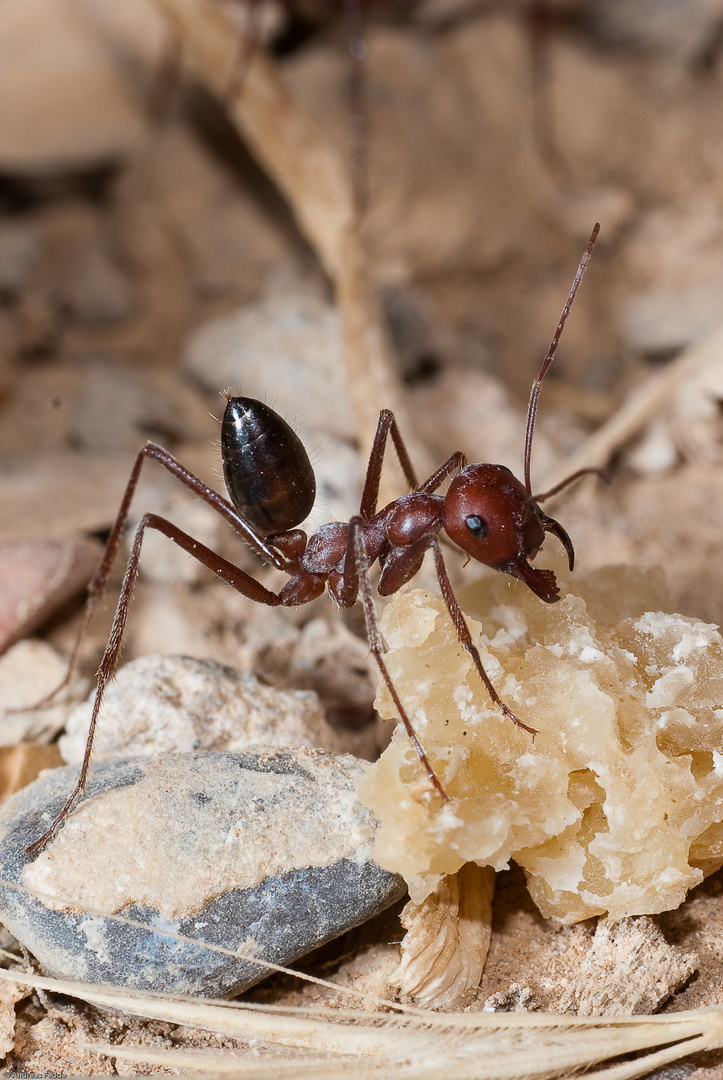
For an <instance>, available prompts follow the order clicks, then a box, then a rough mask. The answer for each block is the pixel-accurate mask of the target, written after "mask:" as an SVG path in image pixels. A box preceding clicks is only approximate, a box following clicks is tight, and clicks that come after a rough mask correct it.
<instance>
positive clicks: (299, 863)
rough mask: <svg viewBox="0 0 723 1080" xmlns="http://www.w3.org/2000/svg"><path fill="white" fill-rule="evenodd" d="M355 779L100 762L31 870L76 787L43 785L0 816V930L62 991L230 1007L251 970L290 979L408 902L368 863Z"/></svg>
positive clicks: (216, 759) (297, 760) (320, 755)
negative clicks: (57, 980)
mask: <svg viewBox="0 0 723 1080" xmlns="http://www.w3.org/2000/svg"><path fill="white" fill-rule="evenodd" d="M365 769H366V766H365V764H364V763H363V762H360V761H357V760H356V759H355V758H352V757H345V756H334V755H332V754H328V753H324V752H323V751H319V750H308V749H298V750H278V749H274V748H266V747H254V748H252V749H250V750H248V751H247V752H245V753H239V754H224V753H215V752H210V753H205V752H203V751H199V752H196V753H191V754H166V755H161V756H158V757H155V758H150V759H143V758H135V759H132V760H124V761H114V762H105V763H100V764H98V765H94V766H92V768H91V773H90V778H89V782H88V785H87V795H86V798H85V800H84V801H83V802H82V803H81V805H80V806H79V807H78V808H77V809H76V810H75V811H74V812H73V813H72V814H71V816H70V817H69V819H68V820H67V822H66V823H65V825H64V827H63V828H62V829H61V831H60V832H59V834H58V836H57V837H56V839H55V840H54V841H53V842H52V843H50V844H49V845H48V846H47V848H46V849H45V850H44V851H43V852H41V854H40V855H39V856H38V857H37V858H36V859H35V860H34V861H31V860H30V859H29V858H28V856H27V854H26V851H25V849H26V847H27V846H28V845H29V844H31V843H32V842H33V841H34V840H37V838H38V836H39V835H40V834H41V833H42V831H43V829H45V828H47V827H48V825H49V824H50V822H51V820H52V819H53V818H54V816H55V815H56V814H57V813H58V811H59V810H60V808H61V806H62V804H63V801H64V800H65V799H66V798H67V797H68V795H69V794H70V791H71V790H72V787H73V785H74V784H75V782H76V779H77V775H78V773H77V769H75V768H70V767H68V768H63V769H57V770H55V771H53V772H51V773H46V774H45V775H44V776H42V777H41V778H40V779H39V780H37V781H36V782H35V783H34V784H32V785H31V786H30V787H28V788H25V789H24V790H23V791H21V792H19V793H18V794H17V795H15V796H13V798H12V799H10V800H9V801H8V802H7V803H6V805H5V806H4V807H3V809H2V812H0V879H2V881H3V882H4V883H6V884H3V885H2V886H0V920H1V921H2V923H3V924H4V925H5V926H6V927H7V928H8V929H9V930H11V932H12V933H13V934H15V936H16V937H17V938H18V940H19V941H20V942H21V943H22V944H23V945H24V946H25V947H26V948H28V949H29V950H30V951H31V952H32V953H33V954H34V955H35V956H36V957H37V959H38V960H39V962H40V964H41V965H42V967H43V970H45V971H47V972H48V973H50V974H53V975H55V976H58V977H61V978H70V979H78V980H82V981H88V982H101V983H110V984H113V985H127V986H131V987H134V988H137V989H143V990H155V991H163V992H166V993H173V994H179V993H182V994H196V995H204V996H211V997H230V996H233V995H234V994H237V993H240V992H241V991H242V990H244V989H245V988H247V987H249V986H252V985H253V984H254V983H256V982H259V981H260V980H261V979H263V978H265V976H266V975H268V974H269V970H268V968H266V967H264V966H262V965H260V964H258V963H254V961H253V960H252V959H249V957H254V958H255V959H262V960H265V961H271V962H273V963H276V964H279V965H283V966H286V965H288V964H290V963H291V962H292V961H293V960H295V959H297V958H298V957H300V956H303V955H304V954H305V953H307V952H309V951H310V950H312V949H314V948H316V947H317V946H319V945H322V944H324V943H325V942H327V941H330V940H331V939H332V938H334V937H336V936H337V935H339V934H341V933H343V932H344V931H346V930H348V929H350V928H352V927H354V926H358V925H360V924H361V923H363V922H365V921H366V920H367V919H369V918H371V917H372V916H373V915H375V914H377V913H378V912H379V911H382V910H384V909H385V908H386V907H388V906H389V905H390V904H392V903H393V902H394V901H395V900H397V899H399V898H400V897H401V896H402V895H403V894H404V890H405V886H404V883H403V882H402V880H401V879H400V878H399V877H397V876H396V875H394V874H390V873H387V872H385V871H383V870H381V869H380V868H379V867H378V866H377V865H376V863H374V862H373V861H372V857H371V851H372V844H373V840H374V834H375V830H376V827H377V826H376V821H375V819H374V818H373V817H372V815H371V814H370V813H369V811H367V810H366V809H365V808H364V807H362V806H361V804H360V803H359V800H358V798H357V795H356V790H355V783H356V781H357V780H358V779H359V778H360V777H361V775H362V774H363V772H364V771H365ZM41 895H42V900H41V899H39V897H40V896H41ZM233 951H239V952H240V953H242V954H243V956H242V957H235V956H232V955H230V953H231V952H233Z"/></svg>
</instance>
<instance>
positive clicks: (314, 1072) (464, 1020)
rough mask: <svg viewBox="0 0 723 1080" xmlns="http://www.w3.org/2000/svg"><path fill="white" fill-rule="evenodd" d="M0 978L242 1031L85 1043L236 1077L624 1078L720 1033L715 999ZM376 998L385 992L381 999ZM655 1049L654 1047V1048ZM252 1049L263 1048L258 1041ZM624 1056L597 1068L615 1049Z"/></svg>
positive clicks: (713, 1042) (698, 1047) (709, 1043)
mask: <svg viewBox="0 0 723 1080" xmlns="http://www.w3.org/2000/svg"><path fill="white" fill-rule="evenodd" d="M0 979H1V980H3V981H5V982H7V983H10V984H13V983H14V984H19V985H21V986H31V987H35V988H37V989H39V990H45V991H49V992H51V993H59V994H64V995H67V996H69V997H73V998H76V999H77V1000H81V1001H86V1002H89V1003H90V1004H92V1005H95V1006H98V1007H100V1008H105V1009H111V1010H119V1011H121V1012H125V1013H131V1014H134V1015H136V1016H142V1017H147V1018H150V1019H155V1020H162V1021H167V1022H169V1023H175V1024H182V1025H184V1026H187V1027H190V1028H200V1029H203V1030H205V1031H212V1032H217V1033H220V1034H222V1035H224V1036H226V1037H228V1038H234V1039H238V1040H241V1041H248V1042H249V1043H251V1046H250V1047H249V1049H248V1050H243V1049H238V1050H227V1051H222V1050H218V1049H213V1050H209V1051H183V1050H158V1049H157V1048H152V1047H147V1046H140V1047H138V1048H137V1049H134V1048H131V1047H128V1046H127V1045H125V1046H123V1047H122V1048H121V1047H118V1046H111V1045H108V1046H102V1045H94V1046H88V1047H85V1048H84V1049H87V1050H92V1051H95V1052H96V1053H102V1054H107V1055H108V1057H111V1058H116V1059H123V1060H130V1061H134V1062H136V1063H141V1062H146V1063H149V1064H159V1065H163V1066H165V1067H167V1068H183V1069H190V1070H192V1071H193V1072H195V1073H198V1074H204V1075H211V1076H213V1075H217V1076H224V1075H228V1074H229V1073H233V1075H235V1076H238V1077H244V1078H251V1077H254V1078H259V1080H265V1078H267V1077H286V1076H289V1077H292V1076H293V1077H307V1076H308V1077H319V1078H323V1077H327V1076H328V1077H339V1076H346V1077H350V1078H352V1080H363V1078H367V1077H368V1078H369V1080H382V1078H387V1077H388V1078H389V1080H422V1078H427V1077H433V1076H439V1075H444V1076H445V1078H446V1080H518V1078H519V1080H523V1078H530V1080H555V1078H556V1077H563V1076H571V1075H574V1074H575V1073H577V1072H580V1071H583V1070H584V1072H585V1076H586V1078H598V1077H599V1078H602V1077H604V1078H605V1080H633V1078H634V1077H639V1076H644V1075H645V1074H646V1073H648V1072H650V1071H651V1070H653V1069H656V1068H660V1067H661V1066H663V1065H667V1064H669V1063H670V1062H672V1061H677V1060H679V1059H680V1058H683V1057H686V1056H687V1055H689V1054H693V1053H699V1052H701V1051H704V1050H712V1049H715V1048H716V1047H719V1046H721V1045H723V1007H721V1006H715V1007H714V1008H710V1009H696V1010H692V1011H689V1012H680V1013H673V1014H671V1015H667V1016H629V1017H614V1018H613V1017H598V1018H594V1017H584V1018H583V1017H569V1016H557V1015H542V1014H535V1013H504V1014H499V1013H484V1012H483V1013H424V1012H422V1011H420V1010H411V1009H410V1010H405V1011H403V1012H402V1013H401V1015H399V1014H397V1015H389V1013H381V1012H375V1013H369V1012H360V1011H353V1010H349V1009H346V1010H344V1009H341V1010H340V1009H336V1008H326V1007H324V1006H319V1007H315V1008H306V1009H303V1008H294V1007H288V1008H285V1007H280V1006H271V1005H269V1006H258V1005H247V1004H245V1003H243V1002H218V1001H205V1000H199V999H180V998H173V997H164V996H162V995H152V994H139V993H136V992H133V991H130V990H125V989H117V988H112V987H102V986H89V985H84V984H80V983H71V982H63V981H60V980H56V979H48V978H43V977H41V976H38V975H34V974H32V973H26V972H14V971H13V972H10V971H6V970H0ZM379 1005H380V1006H385V1005H386V1006H387V1007H388V1003H385V1002H380V1003H379ZM661 1047H662V1049H658V1048H661ZM260 1052H261V1053H260ZM633 1053H641V1056H640V1057H637V1058H636V1059H635V1060H633V1061H626V1062H623V1063H622V1064H618V1065H613V1066H612V1067H607V1068H605V1069H602V1070H599V1069H595V1068H594V1066H596V1065H601V1064H604V1063H605V1062H607V1061H610V1060H612V1059H614V1058H617V1057H620V1056H621V1055H624V1054H633Z"/></svg>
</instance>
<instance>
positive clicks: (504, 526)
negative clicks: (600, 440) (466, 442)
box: [444, 464, 574, 604]
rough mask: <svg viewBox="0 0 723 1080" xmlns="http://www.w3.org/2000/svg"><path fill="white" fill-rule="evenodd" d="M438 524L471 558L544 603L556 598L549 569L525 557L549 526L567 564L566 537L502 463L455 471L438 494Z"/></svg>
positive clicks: (568, 544) (569, 548) (570, 549)
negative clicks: (441, 523)
mask: <svg viewBox="0 0 723 1080" xmlns="http://www.w3.org/2000/svg"><path fill="white" fill-rule="evenodd" d="M444 528H445V531H446V533H447V535H448V536H449V538H450V539H451V540H453V541H454V543H455V544H457V545H458V547H461V548H462V550H463V551H466V552H467V554H468V555H471V557H472V558H473V559H476V560H477V562H480V563H483V564H484V565H485V566H491V567H492V568H493V569H495V570H503V571H504V572H505V573H506V574H512V576H513V577H516V578H520V580H521V581H524V582H525V584H526V585H529V587H530V588H531V589H532V591H533V592H534V593H536V594H537V596H539V597H540V599H541V600H544V601H545V602H546V603H548V604H551V603H553V602H554V601H555V600H559V598H560V597H559V591H558V588H557V581H556V579H555V575H554V574H553V572H552V570H536V569H535V568H534V567H532V566H530V563H529V561H528V560H529V559H531V558H533V557H534V556H535V555H536V554H537V552H538V551H539V549H540V547H541V545H542V541H543V540H544V539H545V533H546V532H553V533H555V535H556V536H558V537H559V539H560V540H561V541H562V543H563V544H564V546H565V549H566V551H567V554H568V559H569V562H570V568H571V569H572V565H573V561H574V551H573V547H572V542H571V541H570V538H569V536H568V535H567V533H566V532H565V530H564V529H563V528H562V526H561V525H560V524H559V522H557V521H555V520H554V519H553V518H550V517H548V516H547V515H546V514H543V512H542V510H541V509H540V507H539V506H538V505H537V503H536V502H535V501H534V499H532V498H531V497H530V496H529V495H528V494H527V492H526V491H525V488H524V485H523V484H521V483H520V481H519V480H518V479H517V478H516V477H515V476H514V475H513V473H511V472H510V470H509V469H507V468H505V466H504V465H483V464H480V465H468V466H467V467H466V468H464V469H462V471H461V472H460V473H458V474H457V476H456V477H455V478H454V480H453V481H452V483H451V484H450V486H449V491H448V492H447V495H446V498H445V500H444Z"/></svg>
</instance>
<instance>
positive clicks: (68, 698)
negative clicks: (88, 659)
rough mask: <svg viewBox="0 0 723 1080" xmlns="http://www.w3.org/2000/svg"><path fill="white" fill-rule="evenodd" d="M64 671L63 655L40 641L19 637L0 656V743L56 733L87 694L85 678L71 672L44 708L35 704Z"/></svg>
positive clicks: (43, 738) (44, 737) (46, 737)
mask: <svg viewBox="0 0 723 1080" xmlns="http://www.w3.org/2000/svg"><path fill="white" fill-rule="evenodd" d="M67 672H68V661H67V659H66V658H65V657H63V656H61V655H60V654H59V653H57V652H56V651H55V649H53V648H51V647H50V645H47V644H46V643H45V642H44V641H34V640H32V639H30V640H28V641H19V642H18V643H17V645H13V647H12V648H11V649H8V651H7V652H6V653H5V655H4V656H2V657H0V746H14V745H15V744H17V743H24V742H33V743H47V742H50V741H51V739H53V738H54V737H55V736H56V735H57V734H58V732H59V731H60V730H61V729H62V728H63V726H64V725H65V722H66V720H67V719H68V715H69V714H70V712H71V710H72V709H73V708H74V707H75V706H76V705H77V704H78V702H79V701H82V699H83V697H84V696H85V695H86V694H87V692H88V680H87V679H84V678H82V677H81V676H79V675H75V676H74V677H73V679H72V680H71V682H70V683H69V685H68V686H65V687H63V689H62V690H61V691H60V692H59V693H57V694H55V695H54V696H53V697H52V698H51V700H50V701H49V702H48V704H47V705H46V706H45V707H44V708H42V709H38V708H35V706H36V705H37V703H38V702H40V701H42V700H43V699H44V698H45V697H47V696H48V695H49V694H52V693H53V691H54V690H56V689H57V688H58V687H59V686H60V684H61V683H62V682H63V680H64V679H65V676H66V674H67Z"/></svg>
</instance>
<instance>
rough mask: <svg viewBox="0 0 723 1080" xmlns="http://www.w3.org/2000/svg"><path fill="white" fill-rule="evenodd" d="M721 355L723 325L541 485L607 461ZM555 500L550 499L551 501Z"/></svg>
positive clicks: (629, 402)
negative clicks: (681, 387) (688, 380)
mask: <svg viewBox="0 0 723 1080" xmlns="http://www.w3.org/2000/svg"><path fill="white" fill-rule="evenodd" d="M721 356H723V329H718V330H716V331H715V332H714V333H712V334H710V335H708V337H706V338H704V339H703V340H702V341H697V342H695V344H693V345H691V346H690V347H689V348H687V349H685V350H684V351H683V352H682V353H681V354H680V356H678V357H677V358H676V359H675V360H673V361H672V362H671V363H670V364H669V365H668V366H667V367H666V368H665V369H664V370H663V371H661V372H659V373H658V374H656V375H651V377H650V378H649V379H647V380H646V381H645V382H644V383H643V385H642V386H640V387H638V388H637V390H635V391H634V392H633V393H632V394H631V395H630V397H629V398H628V399H627V401H625V402H623V404H622V405H621V406H620V408H619V409H618V411H617V412H616V413H615V414H614V415H613V416H611V417H610V419H609V420H608V421H607V422H606V423H605V424H603V425H602V427H600V428H598V430H597V431H596V432H595V433H594V434H593V435H591V436H590V438H589V439H587V440H586V441H585V442H584V443H583V444H582V446H580V447H579V449H578V450H577V451H576V452H575V453H574V454H572V455H571V456H569V457H567V458H565V460H564V461H563V462H561V463H560V465H559V466H558V467H557V468H555V469H554V470H553V472H552V473H551V474H550V475H549V476H546V477H545V478H544V480H543V482H542V483H541V484H540V485H539V488H540V489H541V490H546V489H547V488H552V487H555V485H556V484H558V483H560V481H561V480H563V479H564V478H565V477H566V476H570V475H571V474H572V473H574V472H577V470H578V469H589V468H594V467H597V466H603V465H605V464H606V463H607V462H608V461H609V460H610V458H611V457H612V455H613V454H614V453H615V452H616V451H617V450H619V449H620V447H621V446H623V445H624V444H625V443H626V442H628V441H629V440H630V439H632V438H633V436H635V435H637V433H638V432H639V431H640V430H641V429H642V428H643V427H644V426H645V425H646V424H647V423H649V422H650V421H651V420H652V419H653V418H654V417H655V416H657V414H658V413H659V412H660V410H661V409H662V408H664V406H665V405H666V403H667V402H668V401H670V400H671V398H672V397H673V396H674V395H675V394H676V392H677V391H678V389H679V387H680V386H681V385H682V384H683V383H684V382H685V380H686V379H688V378H690V376H691V375H692V374H693V373H694V372H696V371H698V370H700V369H703V368H705V367H707V366H708V365H709V364H711V362H713V361H716V360H718V359H719V358H720V357H721ZM553 501H554V500H552V499H551V500H550V503H552V502H553Z"/></svg>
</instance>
